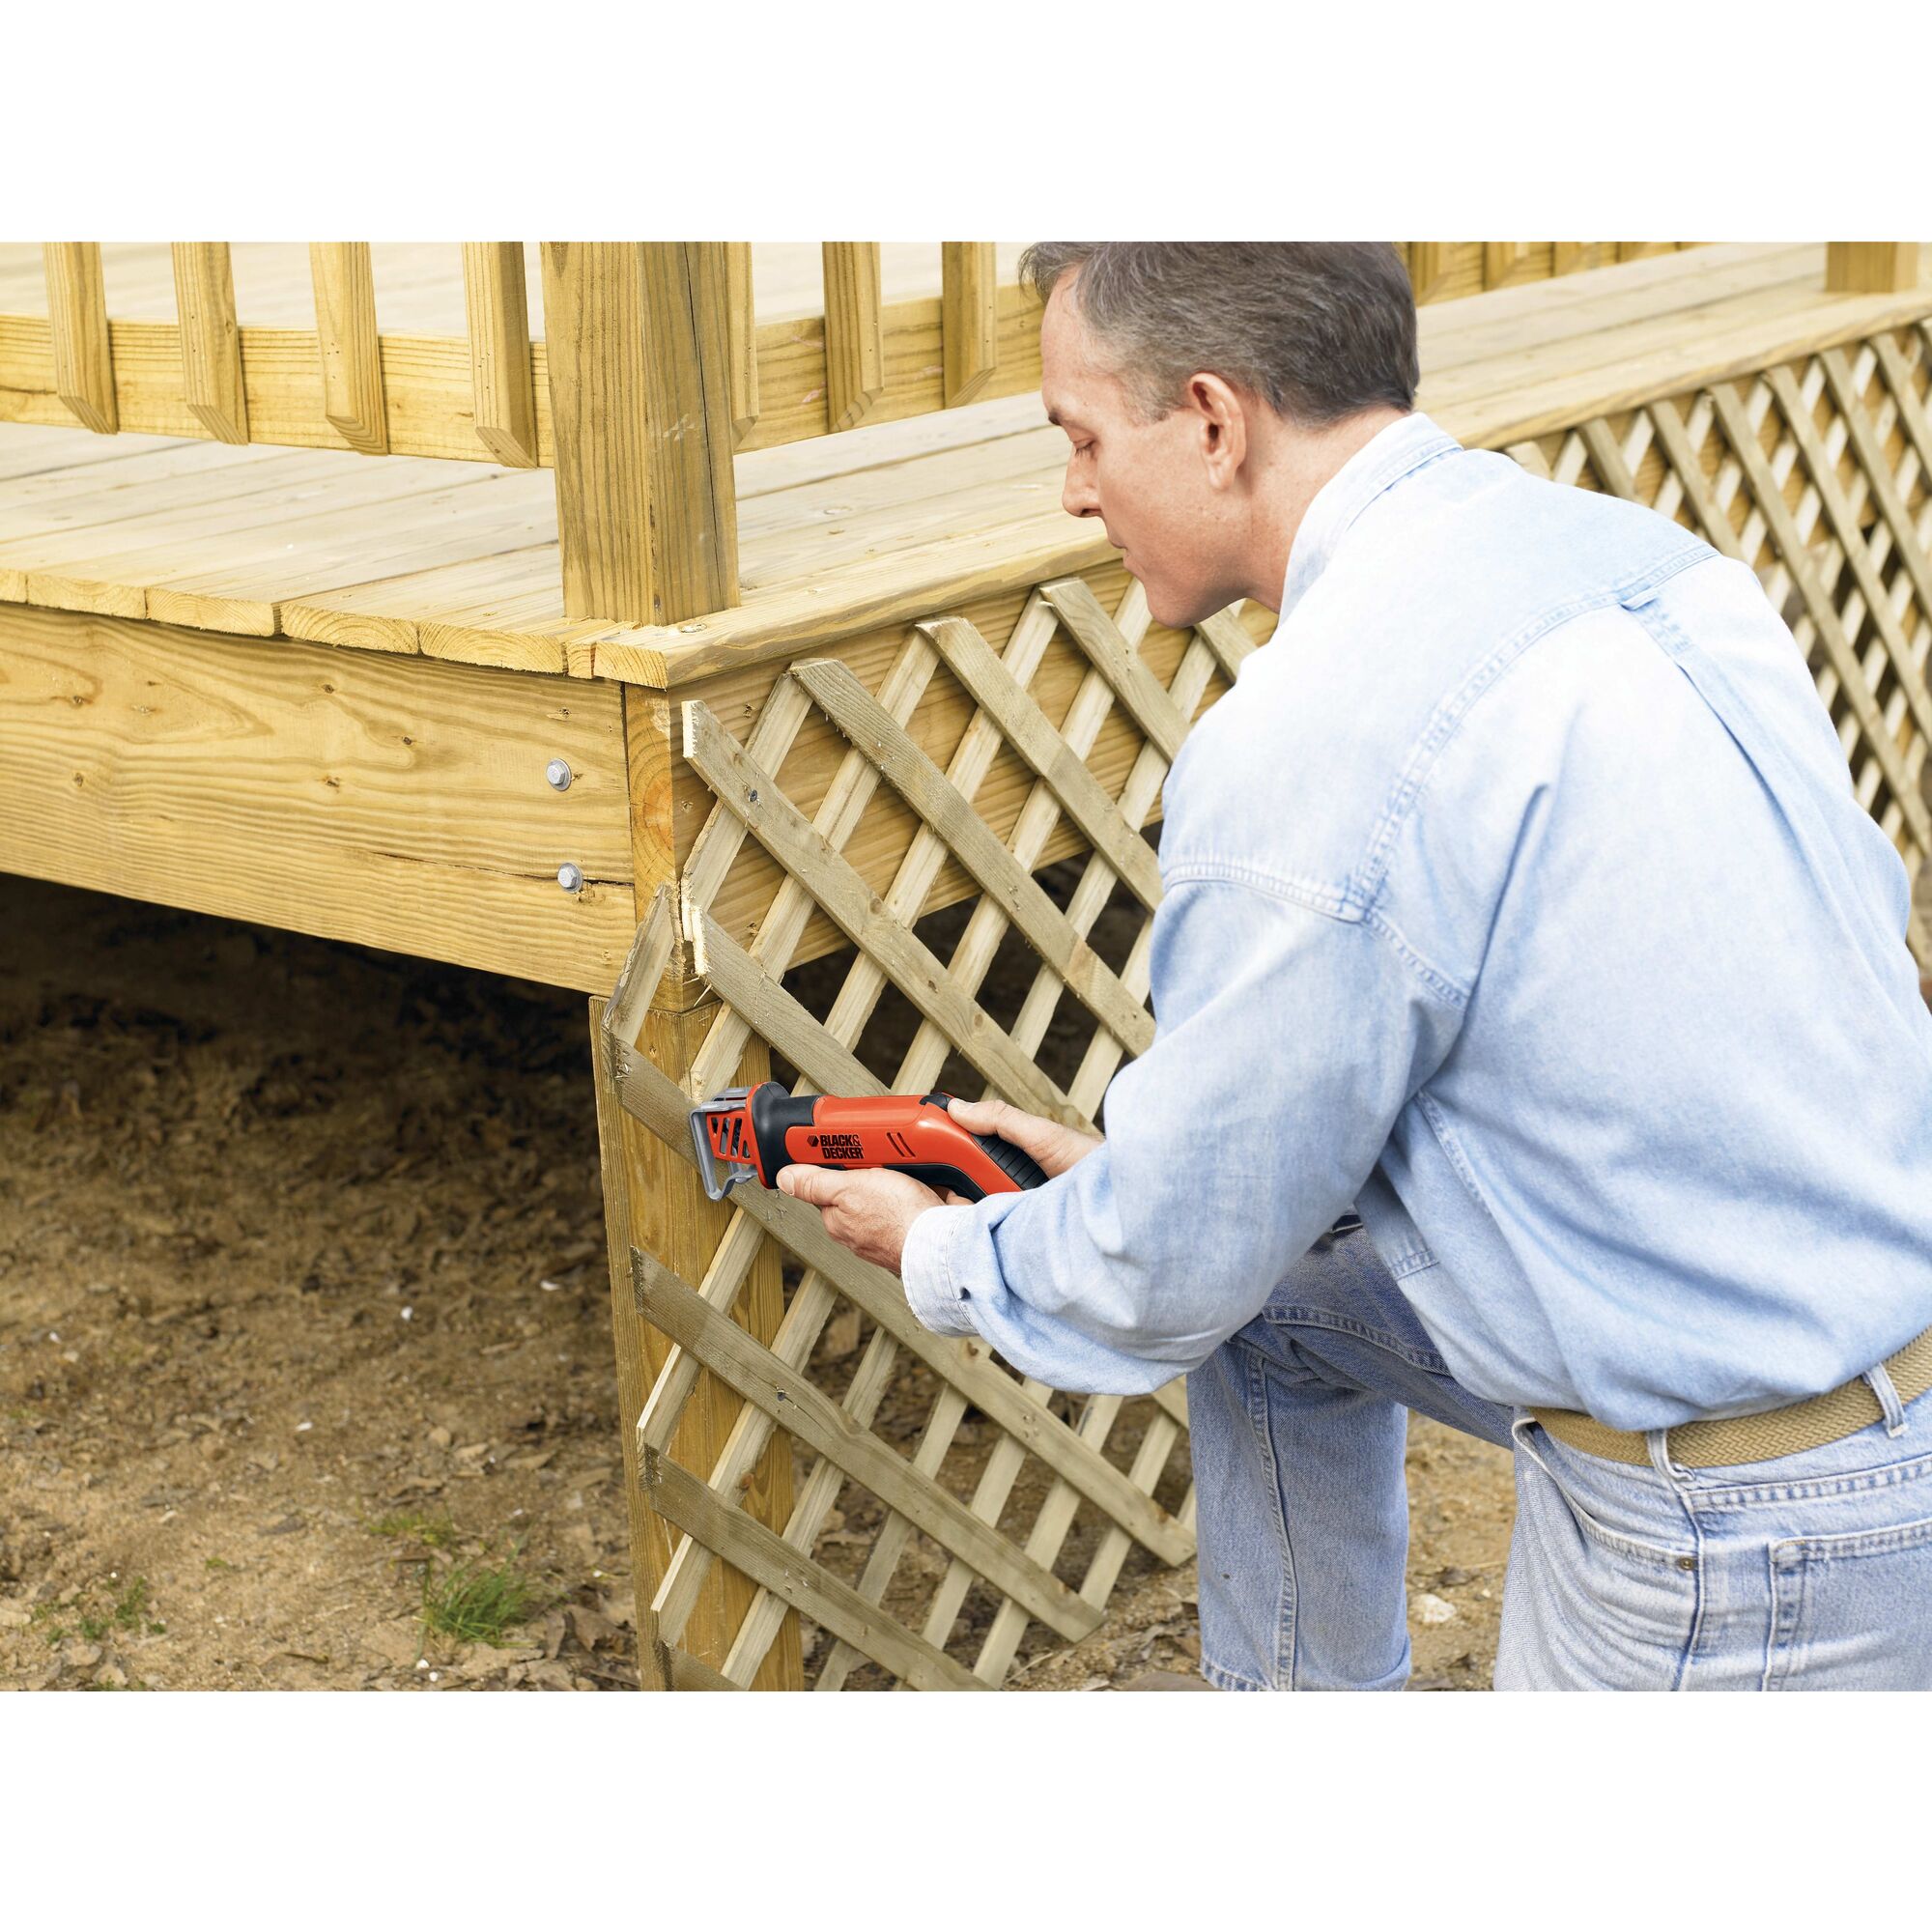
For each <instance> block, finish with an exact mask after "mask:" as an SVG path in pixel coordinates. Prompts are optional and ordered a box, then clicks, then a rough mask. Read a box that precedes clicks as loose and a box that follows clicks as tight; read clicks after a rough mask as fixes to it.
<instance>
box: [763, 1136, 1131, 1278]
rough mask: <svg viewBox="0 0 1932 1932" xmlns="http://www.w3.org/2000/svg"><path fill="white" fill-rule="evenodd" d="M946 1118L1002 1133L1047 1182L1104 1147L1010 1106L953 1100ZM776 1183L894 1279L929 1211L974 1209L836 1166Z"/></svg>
mask: <svg viewBox="0 0 1932 1932" xmlns="http://www.w3.org/2000/svg"><path fill="white" fill-rule="evenodd" d="M948 1111H949V1112H950V1113H951V1114H952V1118H953V1119H954V1120H955V1121H957V1122H959V1124H960V1125H961V1126H962V1127H964V1128H965V1129H966V1130H967V1132H968V1133H974V1134H998V1135H999V1136H1000V1138H1001V1139H1002V1140H1008V1141H1011V1142H1012V1144H1013V1145H1014V1146H1015V1147H1016V1148H1020V1149H1023V1150H1024V1151H1026V1152H1027V1153H1030V1154H1031V1155H1032V1156H1033V1157H1034V1159H1035V1160H1037V1161H1038V1163H1039V1164H1040V1166H1041V1167H1043V1168H1044V1169H1045V1170H1046V1174H1047V1178H1048V1179H1052V1178H1053V1177H1054V1176H1055V1175H1057V1174H1065V1172H1066V1170H1067V1169H1068V1168H1069V1167H1072V1166H1073V1165H1074V1164H1075V1163H1076V1162H1078V1161H1082V1160H1084V1159H1086V1157H1087V1156H1088V1155H1089V1154H1090V1153H1092V1152H1093V1151H1094V1149H1095V1148H1096V1147H1098V1146H1099V1145H1100V1143H1099V1141H1098V1140H1097V1139H1096V1138H1095V1137H1094V1135H1092V1134H1083V1133H1080V1132H1078V1131H1077V1130H1076V1129H1074V1128H1072V1127H1064V1126H1062V1125H1061V1124H1060V1122H1058V1121H1046V1120H1042V1119H1041V1118H1040V1117H1039V1116H1038V1115H1037V1114H1023V1113H1021V1112H1020V1110H1019V1109H1018V1108H1017V1107H1009V1106H1008V1104H1007V1103H1006V1102H1005V1101H1004V1100H954V1101H952V1102H951V1104H950V1106H949V1109H948ZM778 1181H779V1191H780V1192H781V1194H789V1195H790V1196H791V1197H792V1199H793V1200H794V1201H803V1202H804V1203H805V1204H806V1205H807V1206H808V1207H811V1208H817V1209H818V1210H819V1212H820V1213H821V1214H822V1215H823V1216H824V1220H825V1232H826V1233H827V1234H828V1235H830V1236H832V1238H833V1239H834V1240H835V1241H837V1242H838V1244H839V1245H840V1246H841V1247H846V1248H850V1249H851V1250H852V1252H853V1253H854V1254H855V1255H857V1256H858V1257H859V1259H860V1260H861V1261H862V1262H870V1263H871V1264H873V1265H874V1266H875V1267H882V1268H890V1269H891V1270H892V1271H893V1273H895V1274H897V1273H898V1271H899V1258H900V1256H901V1255H902V1254H903V1253H904V1252H905V1242H906V1236H907V1235H908V1234H910V1233H911V1231H912V1224H913V1223H914V1222H915V1221H917V1220H918V1219H919V1217H920V1216H921V1215H922V1214H923V1213H924V1212H925V1210H926V1209H927V1208H964V1207H966V1206H968V1205H969V1204H968V1203H967V1202H966V1201H965V1200H964V1199H962V1197H961V1196H959V1195H957V1194H954V1193H952V1192H951V1191H950V1190H949V1191H948V1192H946V1193H945V1194H940V1193H936V1192H935V1191H934V1190H933V1189H932V1188H930V1187H927V1186H926V1185H925V1184H924V1183H923V1181H918V1180H915V1179H913V1178H912V1177H911V1176H910V1175H909V1174H895V1173H894V1172H893V1171H892V1170H891V1169H890V1168H883V1167H880V1168H862V1169H859V1170H857V1171H855V1172H849V1173H848V1172H846V1171H844V1170H842V1169H839V1168H831V1167H786V1168H781V1169H780V1171H779V1177H778Z"/></svg>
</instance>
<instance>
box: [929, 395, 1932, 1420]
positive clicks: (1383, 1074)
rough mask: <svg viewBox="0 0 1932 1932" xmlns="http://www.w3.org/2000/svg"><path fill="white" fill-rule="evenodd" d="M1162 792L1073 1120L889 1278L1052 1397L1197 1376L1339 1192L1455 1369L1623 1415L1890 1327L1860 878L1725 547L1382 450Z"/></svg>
mask: <svg viewBox="0 0 1932 1932" xmlns="http://www.w3.org/2000/svg"><path fill="white" fill-rule="evenodd" d="M1281 609H1282V621H1281V624H1280V627H1279V629H1278V630H1277V632H1276V634H1275V636H1274V638H1273V639H1271V640H1270V641H1269V643H1268V644H1267V645H1266V646H1265V647H1264V649H1262V650H1260V651H1258V652H1257V653H1256V654H1255V655H1254V656H1253V657H1252V658H1250V659H1249V660H1248V662H1247V663H1246V665H1245V666H1244V667H1243V668H1242V670H1241V674H1240V678H1239V681H1238V682H1237V684H1236V688H1235V689H1234V690H1233V691H1232V692H1230V693H1229V694H1228V695H1227V696H1225V697H1223V698H1222V699H1221V701H1220V702H1219V703H1218V704H1217V705H1215V706H1214V708H1213V709H1212V710H1211V711H1210V712H1209V713H1208V715H1207V717H1206V718H1204V719H1203V721H1202V722H1201V724H1200V725H1198V726H1197V728H1196V729H1195V731H1194V733H1193V735H1192V736H1191V737H1190V738H1189V739H1188V741H1187V743H1186V745H1185V746H1184V747H1183V748H1182V751H1181V753H1180V756H1179V760H1178V762H1177V763H1176V765H1175V767H1174V769H1173V771H1172V772H1171V773H1170V774H1169V777H1168V781H1167V786H1166V792H1165V800H1164V810H1165V825H1164V828H1163V831H1162V836H1161V845H1160V866H1161V875H1162V879H1163V883H1164V885H1165V889H1166V890H1165V898H1164V900H1163V903H1162V905H1161V908H1160V911H1159V913H1158V915H1157V917H1156V919H1155V923H1154V932H1153V951H1152V966H1151V971H1152V995H1153V1005H1154V1012H1155V1017H1156V1021H1157V1034H1156V1037H1155V1039H1154V1042H1153V1044H1152V1046H1151V1048H1150V1049H1149V1050H1148V1051H1147V1052H1146V1053H1145V1054H1144V1055H1143V1056H1142V1057H1141V1058H1140V1059H1139V1060H1137V1061H1135V1062H1133V1063H1132V1064H1131V1065H1128V1066H1126V1067H1124V1068H1123V1069H1122V1072H1121V1073H1120V1074H1119V1076H1118V1077H1117V1078H1116V1079H1115V1081H1114V1083H1113V1086H1112V1088H1111V1089H1110V1091H1109V1093H1108V1096H1107V1103H1106V1111H1105V1125H1106V1129H1107V1141H1106V1145H1105V1146H1104V1147H1103V1148H1102V1149H1100V1150H1099V1151H1096V1152H1094V1154H1092V1155H1090V1156H1089V1157H1088V1158H1087V1159H1086V1160H1085V1161H1083V1162H1081V1163H1080V1165H1079V1166H1077V1167H1076V1168H1074V1169H1072V1170H1071V1171H1070V1172H1069V1173H1068V1174H1065V1175H1064V1176H1062V1177H1061V1178H1060V1179H1057V1180H1054V1181H1052V1182H1049V1183H1048V1184H1047V1185H1046V1186H1044V1187H1041V1188H1038V1189H1037V1190H1035V1191H1034V1192H1032V1193H1028V1194H1018V1195H1005V1196H997V1197H994V1198H991V1199H989V1200H986V1201H983V1202H981V1203H980V1204H979V1205H978V1206H977V1207H974V1208H935V1209H931V1210H929V1211H928V1212H926V1213H925V1214H923V1215H922V1216H921V1217H920V1219H919V1220H918V1221H917V1222H916V1223H915V1224H914V1227H913V1230H912V1234H911V1236H910V1238H909V1239H908V1241H907V1244H906V1250H905V1257H904V1267H903V1272H904V1278H905V1286H906V1293H907V1296H908V1298H909V1300H910V1303H911V1306H912V1308H913V1310H914V1312H915V1313H916V1314H917V1315H918V1316H919V1318H920V1320H921V1321H923V1322H924V1323H925V1325H926V1326H927V1327H929V1328H932V1329H935V1330H937V1331H939V1332H940V1333H942V1334H968V1333H972V1332H974V1331H977V1332H978V1333H980V1335H982V1336H984V1337H985V1339H986V1340H987V1341H988V1342H990V1343H991V1344H992V1345H993V1347H994V1348H996V1349H997V1350H999V1351H1000V1353H1001V1354H1003V1355H1004V1356H1005V1357H1006V1359H1007V1360H1008V1361H1009V1362H1010V1363H1012V1364H1013V1366H1014V1367H1016V1368H1018V1369H1021V1370H1023V1371H1024V1372H1025V1373H1026V1374H1028V1375H1030V1376H1037V1377H1040V1378H1043V1379H1044V1380H1046V1381H1048V1382H1050V1383H1052V1384H1053V1385H1054V1386H1056V1387H1059V1388H1065V1389H1075V1390H1112V1391H1123V1392H1134V1391H1138V1390H1144V1389H1149V1388H1152V1387H1154V1386H1156V1385H1158V1384H1159V1383H1161V1382H1163V1381H1165V1380H1167V1379H1168V1378H1170V1377H1172V1376H1174V1375H1176V1374H1178V1373H1179V1372H1180V1371H1182V1370H1184V1369H1188V1368H1191V1367H1193V1366H1195V1365H1196V1364H1198V1363H1200V1362H1202V1361H1203V1360H1204V1359H1205V1358H1206V1357H1207V1356H1208V1354H1209V1353H1210V1352H1211V1351H1212V1350H1213V1349H1214V1348H1215V1346H1216V1345H1217V1344H1218V1343H1219V1342H1220V1341H1222V1340H1223V1339H1224V1338H1225V1337H1226V1336H1228V1335H1230V1334H1232V1333H1233V1332H1234V1331H1235V1330H1236V1328H1238V1327H1240V1326H1241V1325H1242V1324H1243V1323H1244V1322H1246V1321H1248V1320H1249V1319H1250V1318H1251V1317H1252V1316H1254V1315H1255V1314H1256V1312H1257V1311H1258V1310H1259V1309H1260V1308H1261V1307H1262V1305H1263V1303H1264V1301H1265V1300H1266V1298H1267V1295H1268V1292H1269V1290H1270V1288H1272V1286H1273V1285H1274V1284H1275V1282H1276V1281H1278V1280H1279V1279H1280V1278H1281V1277H1282V1275H1283V1274H1284V1273H1285V1272H1286V1270H1287V1269H1288V1268H1289V1266H1290V1265H1291V1264H1293V1262H1294V1261H1295V1260H1296V1259H1297V1258H1298V1257H1300V1256H1301V1255H1302V1254H1304V1253H1305V1252H1306V1251H1307V1249H1308V1248H1309V1247H1310V1246H1311V1244H1312V1243H1313V1242H1314V1241H1315V1240H1316V1238H1317V1237H1318V1236H1320V1235H1321V1233H1322V1231H1323V1230H1324V1229H1326V1228H1327V1227H1328V1225H1329V1224H1330V1223H1331V1222H1332V1221H1333V1220H1334V1219H1335V1218H1336V1217H1337V1216H1338V1215H1339V1214H1341V1213H1342V1212H1343V1211H1344V1210H1345V1209H1346V1208H1349V1207H1350V1204H1353V1205H1354V1206H1355V1207H1356V1208H1357V1210H1358V1211H1359V1212H1360V1214H1361V1215H1362V1217H1363V1219H1364V1220H1365V1222H1366V1223H1367V1225H1368V1230H1369V1233H1370V1235H1371V1236H1372V1237H1373V1239H1374V1241H1375V1243H1376V1246H1377V1248H1378V1251H1379V1252H1380V1254H1381V1255H1382V1257H1383V1259H1384V1260H1385V1261H1386V1263H1387V1264H1388V1265H1389V1268H1390V1270H1391V1271H1392V1273H1393V1274H1394V1275H1395V1276H1396V1278H1397V1279H1398V1280H1399V1281H1400V1283H1401V1285H1402V1289H1403V1292H1404V1293H1405V1294H1406V1296H1407V1297H1408V1299H1409V1301H1410V1303H1411V1304H1412V1305H1413V1307H1414V1309H1415V1311H1416V1313H1417V1315H1418V1317H1419V1318H1420V1320H1421V1321H1422V1323H1423V1325H1424V1327H1425V1328H1426V1329H1427V1330H1428V1332H1429V1334H1430V1335H1431V1336H1432V1337H1433V1338H1434V1340H1435V1343H1436V1345H1437V1347H1438V1348H1439V1349H1440V1350H1441V1352H1442V1354H1443V1356H1444V1357H1445V1358H1446V1360H1447V1362H1448V1364H1449V1367H1450V1369H1451V1371H1452V1372H1453V1373H1454V1375H1455V1376H1456V1378H1457V1379H1458V1380H1460V1381H1461V1382H1463V1385H1464V1386H1465V1387H1467V1388H1468V1389H1470V1390H1471V1391H1472V1392H1474V1393H1475V1394H1478V1395H1481V1396H1486V1397H1489V1398H1490V1399H1492V1400H1494V1401H1498V1402H1505V1403H1511V1404H1521V1405H1538V1406H1560V1407H1565V1408H1577V1409H1584V1410H1587V1411H1588V1412H1589V1413H1591V1414H1593V1415H1595V1416H1597V1417H1599V1418H1600V1419H1601V1420H1603V1421H1605V1422H1606V1423H1609V1424H1610V1425H1612V1426H1613V1427H1616V1428H1621V1429H1631V1430H1643V1429H1652V1428H1662V1427H1668V1426H1670V1425H1673V1424H1675V1423H1679V1422H1682V1421H1685V1420H1687V1419H1688V1418H1690V1417H1692V1416H1697V1415H1713V1414H1726V1413H1738V1412H1742V1411H1746V1410H1749V1409H1758V1408H1767V1407H1772V1406H1776V1405H1778V1404H1781V1403H1784V1402H1788V1401H1792V1400H1795V1399H1798V1398H1800V1397H1803V1396H1805V1395H1809V1394H1811V1393H1814V1392H1816V1391H1818V1390H1821V1389H1825V1388H1829V1387H1833V1386H1834V1385H1835V1384H1837V1383H1839V1382H1842V1381H1845V1380H1847V1379H1849V1378H1851V1377H1853V1376H1855V1375H1857V1374H1859V1373H1860V1372H1861V1371H1862V1370H1864V1369H1866V1368H1868V1367H1870V1366H1871V1365H1872V1364H1873V1363H1874V1362H1876V1361H1879V1360H1881V1359H1882V1358H1883V1357H1884V1356H1886V1355H1887V1354H1888V1353H1889V1352H1890V1351H1891V1350H1895V1349H1897V1348H1899V1347H1900V1346H1901V1345H1902V1344H1903V1343H1904V1342H1906V1341H1907V1340H1909V1339H1910V1338H1911V1337H1912V1336H1913V1335H1915V1334H1917V1333H1918V1330H1920V1329H1921V1328H1923V1327H1925V1326H1926V1325H1927V1324H1928V1323H1932V1014H1928V1013H1927V1011H1926V1009H1925V1007H1924V1005H1923V1003H1922V1001H1921V999H1920V997H1919V991H1918V976H1917V971H1916V968H1915V965H1914V962H1913V960H1912V957H1911V954H1910V953H1909V952H1908V951H1907V948H1906V945H1905V943H1904V932H1905V925H1906V916H1907V881H1906V877H1905V868H1904V867H1903V865H1902V864H1901V863H1900V860H1899V857H1898V854H1897V853H1896V852H1895V851H1894V850H1893V849H1892V847H1891V845H1890V843H1889V840H1888V839H1887V838H1886V837H1885V835H1884V833H1883V832H1881V831H1880V829H1879V828H1878V827H1877V826H1876V825H1875V824H1874V823H1873V822H1872V820H1871V819H1870V817H1869V816H1868V815H1867V814H1866V813H1865V812H1864V811H1863V810H1861V808H1860V806H1859V804H1858V802H1857V800H1856V798H1855V797H1854V795H1853V791H1852V786H1851V781H1850V776H1849V773H1848V770H1847V766H1846V761H1845V755H1844V753H1843V751H1842V750H1841V748H1840V746H1839V744H1838V740H1837V737H1836V735H1835V733H1834V732H1833V727H1832V725H1831V723H1830V720H1829V719H1828V717H1827V715H1826V712H1825V710H1824V707H1823V706H1822V705H1821V704H1820V702H1819V699H1818V695H1817V692H1816V690H1815V688H1814V687H1813V685H1812V682H1811V679H1810V676H1809V674H1808V672H1807V671H1806V669H1805V666H1804V660H1803V658H1802V656H1801V654H1800V652H1799V651H1798V649H1797V647H1796V645H1795V644H1794V642H1793V640H1792V638H1791V634H1790V632H1789V631H1788V630H1787V629H1786V628H1785V626H1784V624H1783V623H1782V621H1781V620H1780V619H1779V617H1778V615H1777V613H1776V611H1774V610H1773V609H1772V608H1771V606H1770V604H1769V603H1768V601H1767V600H1766V597H1765V594H1764V591H1763V589H1762V588H1761V587H1760V585H1759V584H1758V582H1757V581H1756V579H1755V578H1754V577H1753V576H1752V574H1751V572H1750V571H1749V570H1747V568H1746V567H1745V566H1744V565H1742V564H1740V563H1736V562H1732V561H1729V560H1726V559H1724V558H1722V557H1720V556H1719V555H1718V554H1717V553H1715V552H1714V551H1712V550H1711V549H1710V548H1709V547H1708V546H1707V545H1705V544H1704V543H1703V542H1702V541H1701V540H1700V539H1698V538H1696V537H1694V536H1691V535H1690V534H1689V533H1688V532H1687V531H1685V530H1684V529H1682V528H1680V527H1679V526H1677V525H1675V524H1673V523H1671V522H1669V521H1667V520H1666V519H1664V518H1662V517H1660V516H1658V515H1656V514H1654V513H1653V512H1651V511H1649V510H1645V509H1640V508H1638V507H1636V506H1634V505H1632V504H1628V503H1624V502H1621V501H1619V500H1617V499H1614V498H1611V497H1603V496H1597V495H1593V494H1591V493H1588V492H1585V491H1582V490H1577V489H1572V488H1568V487H1565V486H1559V485H1556V484H1552V483H1547V482H1542V481H1539V480H1537V479H1536V478H1534V477H1531V476H1529V475H1528V474H1526V473H1525V472H1524V471H1523V470H1522V469H1520V468H1519V467H1518V466H1517V465H1516V464H1515V463H1513V462H1511V461H1510V460H1509V459H1508V458H1506V457H1503V456H1499V455H1493V454H1487V453H1483V452H1478V451H1466V450H1463V449H1462V448H1461V447H1460V446H1459V445H1458V444H1457V443H1456V441H1455V440H1453V439H1452V438H1450V437H1448V436H1447V435H1445V434H1443V432H1441V431H1440V430H1439V429H1437V428H1436V427H1435V424H1434V423H1432V422H1431V421H1430V420H1429V419H1428V418H1427V417H1426V416H1421V415H1411V416H1407V417H1405V418H1404V419H1403V420H1401V421H1400V422H1397V423H1394V424H1392V425H1391V426H1390V427H1389V428H1387V429H1385V430H1383V431H1382V432H1381V434H1380V435H1378V437H1377V438H1376V439H1375V440H1373V441H1372V442H1370V443H1369V444H1368V445H1367V446H1366V447H1365V448H1364V449H1362V450H1361V451H1360V452H1359V453H1358V454H1357V455H1356V456H1354V457H1353V458H1352V459H1351V460H1350V462H1349V464H1348V465H1347V466H1346V467H1345V468H1344V469H1342V470H1341V471H1340V472H1339V473H1338V474H1337V475H1336V476H1335V477H1334V478H1333V479H1332V480H1331V481H1330V482H1329V483H1328V484H1327V485H1326V487H1325V488H1324V489H1323V490H1322V491H1321V494H1320V495H1319V496H1318V497H1316V499H1315V501H1314V503H1313V504H1312V505H1311V506H1310V509H1309V512H1308V515H1307V517H1306V518H1305V519H1304V521H1303V524H1302V526H1301V528H1300V530H1299V532H1298V533H1297V535H1296V537H1295V541H1294V547H1293V555H1292V557H1291V559H1290V563H1289V570H1288V581H1287V584H1286V586H1285V591H1284V596H1283V602H1282V607H1281Z"/></svg>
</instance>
